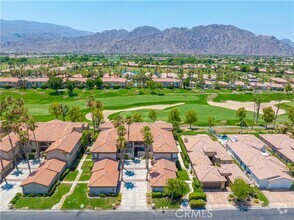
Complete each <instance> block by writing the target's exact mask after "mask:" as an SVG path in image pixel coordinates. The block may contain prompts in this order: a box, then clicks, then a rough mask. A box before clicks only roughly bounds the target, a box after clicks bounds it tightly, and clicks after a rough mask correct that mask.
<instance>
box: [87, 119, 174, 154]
mask: <svg viewBox="0 0 294 220" xmlns="http://www.w3.org/2000/svg"><path fill="white" fill-rule="evenodd" d="M144 126H149V127H150V129H151V133H152V135H153V141H154V142H153V144H152V147H153V152H154V153H177V152H178V148H177V146H176V143H175V141H174V138H173V135H172V132H171V131H170V126H169V125H168V124H167V123H166V124H163V123H133V124H131V125H130V131H129V139H128V141H132V142H143V140H144V139H143V135H142V133H141V130H142V128H143V127H144ZM126 129H127V130H128V126H126ZM100 130H102V131H101V132H100V134H99V136H98V137H97V139H96V141H95V143H94V144H93V146H92V150H91V152H92V153H116V151H117V147H116V143H117V139H118V135H117V130H116V128H114V127H111V126H110V125H109V124H107V125H102V129H100ZM127 133H128V132H127ZM126 138H128V136H127V135H126Z"/></svg>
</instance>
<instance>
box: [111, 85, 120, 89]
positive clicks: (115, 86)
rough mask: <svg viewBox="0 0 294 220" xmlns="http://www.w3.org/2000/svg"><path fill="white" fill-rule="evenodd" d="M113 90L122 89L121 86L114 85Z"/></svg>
mask: <svg viewBox="0 0 294 220" xmlns="http://www.w3.org/2000/svg"><path fill="white" fill-rule="evenodd" d="M112 88H113V89H119V88H120V85H114V86H112Z"/></svg>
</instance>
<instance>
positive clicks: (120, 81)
mask: <svg viewBox="0 0 294 220" xmlns="http://www.w3.org/2000/svg"><path fill="white" fill-rule="evenodd" d="M101 79H102V82H103V87H107V86H109V87H116V86H117V87H120V88H124V87H126V82H127V80H126V79H125V78H122V77H102V78H101Z"/></svg>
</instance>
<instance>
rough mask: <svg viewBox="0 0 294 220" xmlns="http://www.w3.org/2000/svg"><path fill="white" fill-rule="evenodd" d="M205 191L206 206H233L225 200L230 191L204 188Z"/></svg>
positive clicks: (211, 207)
mask: <svg viewBox="0 0 294 220" xmlns="http://www.w3.org/2000/svg"><path fill="white" fill-rule="evenodd" d="M205 192H206V197H207V205H206V208H209V209H214V208H234V206H233V205H231V204H230V203H229V202H228V200H227V197H228V195H229V194H230V192H228V191H219V190H207V191H206V190H205Z"/></svg>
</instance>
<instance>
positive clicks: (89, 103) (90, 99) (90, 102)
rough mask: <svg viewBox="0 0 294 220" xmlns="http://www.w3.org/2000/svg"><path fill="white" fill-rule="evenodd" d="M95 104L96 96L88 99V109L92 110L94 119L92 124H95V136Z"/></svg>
mask: <svg viewBox="0 0 294 220" xmlns="http://www.w3.org/2000/svg"><path fill="white" fill-rule="evenodd" d="M95 104H96V102H95V98H94V96H90V97H89V98H88V99H87V107H88V108H90V109H91V118H92V123H93V130H94V134H95V121H94V113H93V110H94V109H93V107H94V106H95Z"/></svg>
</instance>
